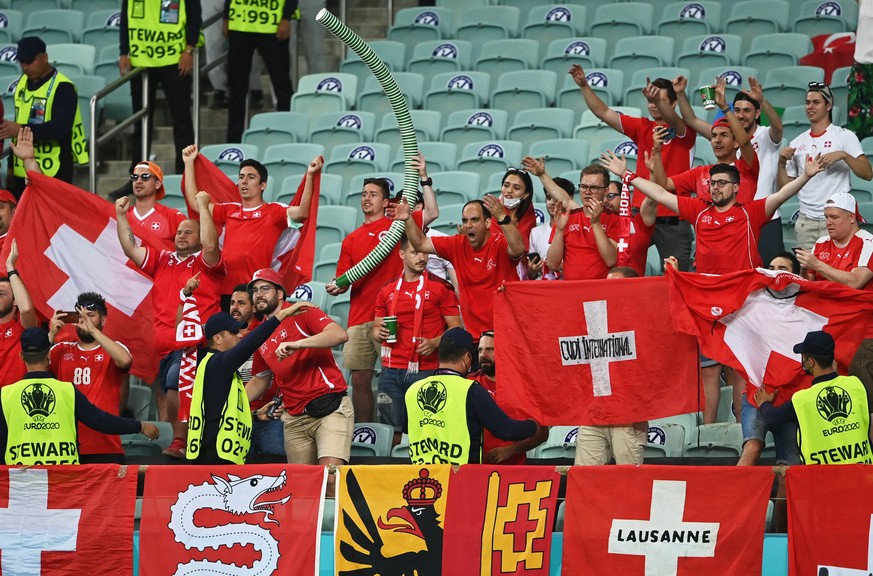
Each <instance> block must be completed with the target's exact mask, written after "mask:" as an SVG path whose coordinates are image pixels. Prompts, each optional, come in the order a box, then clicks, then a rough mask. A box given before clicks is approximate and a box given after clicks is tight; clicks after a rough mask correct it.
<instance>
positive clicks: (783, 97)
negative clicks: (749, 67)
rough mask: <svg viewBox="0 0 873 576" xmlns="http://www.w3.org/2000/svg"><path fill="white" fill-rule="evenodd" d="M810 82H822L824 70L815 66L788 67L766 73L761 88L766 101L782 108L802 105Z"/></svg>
mask: <svg viewBox="0 0 873 576" xmlns="http://www.w3.org/2000/svg"><path fill="white" fill-rule="evenodd" d="M810 82H824V70H822V69H821V68H819V67H817V66H788V67H785V68H777V69H773V70H770V71H769V72H767V76H766V77H765V78H764V82H763V84H762V85H763V86H766V87H767V100H768V101H769V102H770V103H771V104H773V105H774V106H781V107H783V108H785V107H788V106H794V105H796V104H802V103H803V102H804V101H805V100H806V93H807V91H808V89H809V83H810Z"/></svg>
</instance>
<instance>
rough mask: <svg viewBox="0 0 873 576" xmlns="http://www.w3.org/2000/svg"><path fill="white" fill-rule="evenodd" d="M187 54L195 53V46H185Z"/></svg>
mask: <svg viewBox="0 0 873 576" xmlns="http://www.w3.org/2000/svg"><path fill="white" fill-rule="evenodd" d="M185 54H188V55H191V54H194V47H193V46H188V47H187V48H185Z"/></svg>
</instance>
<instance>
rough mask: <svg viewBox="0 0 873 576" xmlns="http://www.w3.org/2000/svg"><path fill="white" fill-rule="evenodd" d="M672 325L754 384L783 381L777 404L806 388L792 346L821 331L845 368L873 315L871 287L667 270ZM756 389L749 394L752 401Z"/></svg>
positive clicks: (761, 274) (762, 273)
mask: <svg viewBox="0 0 873 576" xmlns="http://www.w3.org/2000/svg"><path fill="white" fill-rule="evenodd" d="M667 280H668V282H669V283H670V309H671V312H672V318H673V327H674V328H675V329H676V330H678V331H680V332H685V333H688V334H692V335H695V336H697V337H699V338H700V348H701V350H702V351H703V354H705V355H706V356H708V357H709V358H712V359H713V360H717V361H719V362H721V363H722V364H726V365H728V366H731V367H733V368H736V369H737V370H738V371H739V372H740V373H741V374H742V375H743V377H744V378H746V381H747V382H749V385H750V392H753V389H752V388H751V387H760V386H762V385H766V386H768V387H781V388H782V389H783V390H784V392H783V393H781V394H777V396H776V403H777V404H780V403H783V402H785V401H787V400H788V399H789V398H790V397H791V394H792V393H793V392H794V391H796V390H797V389H800V388H805V387H808V386H809V383H810V379H809V377H808V376H806V375H805V374H804V373H803V371H802V369H801V367H800V355H799V354H795V353H794V345H795V344H797V343H798V342H801V341H802V340H803V337H804V336H806V333H807V332H811V331H814V330H825V331H826V332H828V333H829V334H830V335H831V336H833V337H834V340H835V342H836V360H837V365H838V367H839V371H840V373H842V374H845V373H846V369H847V367H848V365H849V362H850V361H851V360H852V356H853V355H854V354H855V351H856V350H857V349H858V346H859V345H860V343H861V340H862V338H863V337H864V336H865V334H867V327H868V326H869V325H870V322H871V320H873V292H869V291H865V290H855V289H853V288H849V287H848V286H845V285H844V284H838V283H836V282H828V281H818V282H812V281H810V280H807V279H805V278H802V277H800V276H796V275H794V274H790V273H787V272H776V271H771V270H764V269H762V268H759V269H757V270H747V271H743V272H734V273H731V274H724V275H721V276H710V275H705V274H692V273H687V272H675V271H673V270H672V269H668V271H667ZM753 396H754V393H751V394H749V398H750V399H751V398H752V397H753Z"/></svg>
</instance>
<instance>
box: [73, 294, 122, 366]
mask: <svg viewBox="0 0 873 576" xmlns="http://www.w3.org/2000/svg"><path fill="white" fill-rule="evenodd" d="M76 312H78V313H79V322H77V323H76V328H77V329H78V330H79V332H84V333H85V334H90V335H91V336H92V337H93V338H94V341H95V342H97V344H100V346H101V347H102V348H103V349H104V350H105V351H106V353H107V354H109V357H110V358H112V362H113V363H114V364H115V366H116V367H117V368H118V369H119V370H121V371H123V372H127V371H128V370H130V366H131V365H132V364H133V356H131V355H130V351H129V350H128V349H127V348H125V347H124V346H122V345H121V344H119V343H118V342H116V341H115V340H113V339H112V338H110V337H109V336H107V335H106V334H104V333H103V332H102V331H101V330H100V329H99V328H97V327H96V326H94V324H92V323H91V321H90V320H89V319H88V317H87V310H85V309H84V308H82V307H81V306H80V307H77V308H76Z"/></svg>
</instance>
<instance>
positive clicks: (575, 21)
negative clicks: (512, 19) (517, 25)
mask: <svg viewBox="0 0 873 576" xmlns="http://www.w3.org/2000/svg"><path fill="white" fill-rule="evenodd" d="M587 16H588V10H587V9H586V8H585V6H576V5H573V4H563V5H558V6H554V5H550V4H547V5H545V6H537V7H535V8H533V9H532V10H531V11H530V13H529V14H528V16H527V19H526V23H525V25H524V27H523V28H522V32H521V35H522V36H523V37H524V38H528V39H530V40H536V41H537V42H539V43H540V46H541V47H542V48H543V49H544V48H546V47H547V46H549V45H550V44H551V43H552V42H554V41H556V40H564V39H566V38H572V37H574V36H584V35H585V30H586V21H587Z"/></svg>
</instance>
